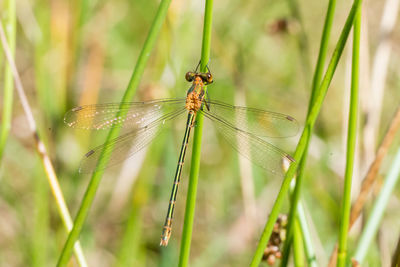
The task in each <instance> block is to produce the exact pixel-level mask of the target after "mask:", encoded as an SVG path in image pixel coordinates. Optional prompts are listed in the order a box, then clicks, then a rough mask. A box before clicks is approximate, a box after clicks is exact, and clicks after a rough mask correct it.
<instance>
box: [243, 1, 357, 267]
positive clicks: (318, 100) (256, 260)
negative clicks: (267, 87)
mask: <svg viewBox="0 0 400 267" xmlns="http://www.w3.org/2000/svg"><path fill="white" fill-rule="evenodd" d="M361 3H362V1H361V0H355V1H354V3H353V6H352V7H351V10H350V12H349V15H348V17H347V20H346V23H345V25H344V27H343V30H342V32H341V34H340V37H339V40H338V42H337V44H336V48H335V51H334V52H333V55H332V58H331V60H330V62H329V65H328V68H327V70H326V73H325V76H324V79H323V80H322V83H321V85H320V89H319V90H318V92H317V93H316V96H315V102H314V105H313V106H312V108H311V110H310V112H309V116H308V117H307V121H306V125H305V127H304V130H303V133H302V135H301V137H300V140H299V143H298V145H297V147H296V151H295V153H294V159H295V160H296V162H299V161H300V160H301V158H302V156H303V154H304V151H305V149H306V144H307V136H308V135H309V134H310V133H311V132H312V129H313V127H314V124H315V121H316V119H317V117H318V114H319V111H320V109H321V106H322V103H323V101H324V98H325V95H326V92H327V90H328V88H329V85H330V83H331V81H332V78H333V74H334V73H335V70H336V67H337V64H338V62H339V59H340V57H341V55H342V52H343V49H344V46H345V44H346V41H347V38H348V36H349V33H350V30H351V27H352V25H353V22H354V18H355V14H356V12H357V11H358V9H359V8H360V6H361ZM297 167H298V164H296V163H294V164H292V165H291V166H290V168H289V170H288V171H287V173H286V175H285V179H284V180H283V182H282V186H281V189H280V191H279V193H278V196H277V198H276V200H275V203H274V205H273V207H272V210H271V213H270V216H269V218H268V221H267V223H266V225H265V227H264V230H263V233H262V235H261V238H260V241H259V243H258V245H257V248H256V251H255V253H254V256H253V259H252V261H251V264H250V266H252V267H256V266H258V265H259V264H260V262H261V259H262V255H263V252H264V249H265V247H266V246H267V244H268V240H269V238H270V236H271V233H272V230H273V227H274V223H275V221H276V219H277V218H278V215H279V212H280V209H281V206H282V204H283V201H284V198H285V196H286V194H287V193H288V190H289V187H290V181H291V179H292V177H293V176H294V174H295V173H296V171H297Z"/></svg>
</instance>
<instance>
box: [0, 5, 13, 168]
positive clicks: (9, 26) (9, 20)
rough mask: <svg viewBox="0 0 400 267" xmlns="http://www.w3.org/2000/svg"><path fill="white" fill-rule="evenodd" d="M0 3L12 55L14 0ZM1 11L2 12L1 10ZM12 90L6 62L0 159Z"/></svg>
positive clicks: (6, 131)
mask: <svg viewBox="0 0 400 267" xmlns="http://www.w3.org/2000/svg"><path fill="white" fill-rule="evenodd" d="M2 5H6V8H4V10H6V11H7V12H4V14H2V15H3V17H5V18H6V20H5V21H4V25H5V31H6V36H7V40H8V42H9V45H10V50H11V53H12V55H13V56H14V54H15V39H16V22H17V20H16V12H15V8H16V2H15V0H8V1H5V3H2ZM2 13H3V12H2ZM13 92H14V83H13V76H12V72H11V68H10V66H9V65H8V64H5V68H4V87H3V114H2V117H1V129H0V161H1V159H2V157H3V153H4V149H5V146H6V143H7V138H8V134H9V132H10V129H11V118H12V107H13V98H14V97H13Z"/></svg>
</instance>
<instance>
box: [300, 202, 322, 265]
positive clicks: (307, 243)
mask: <svg viewBox="0 0 400 267" xmlns="http://www.w3.org/2000/svg"><path fill="white" fill-rule="evenodd" d="M297 220H298V221H299V225H300V228H301V231H302V233H303V235H302V236H303V238H304V250H305V253H306V256H307V264H308V266H310V267H317V266H318V264H317V261H316V256H315V251H314V247H313V244H312V241H311V234H310V230H309V229H308V225H307V220H306V215H305V213H304V207H303V205H302V203H301V201H300V202H299V204H298V205H297Z"/></svg>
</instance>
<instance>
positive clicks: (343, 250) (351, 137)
mask: <svg viewBox="0 0 400 267" xmlns="http://www.w3.org/2000/svg"><path fill="white" fill-rule="evenodd" d="M360 34H361V9H360V10H359V11H358V12H357V14H356V18H355V20H354V27H353V56H352V65H351V88H350V108H349V124H348V130H347V153H346V170H345V175H344V189H343V201H342V209H341V220H340V232H339V246H338V251H339V252H338V261H337V266H338V267H339V266H340V267H344V266H345V265H346V257H347V233H348V229H349V221H350V208H351V183H352V180H353V179H352V178H353V169H354V155H355V150H356V137H357V116H358V87H359V72H360V66H359V63H360Z"/></svg>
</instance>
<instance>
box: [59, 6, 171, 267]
mask: <svg viewBox="0 0 400 267" xmlns="http://www.w3.org/2000/svg"><path fill="white" fill-rule="evenodd" d="M170 3H171V0H163V1H161V3H160V5H159V7H158V10H157V13H156V16H155V18H154V20H153V23H152V25H151V28H150V31H149V34H148V36H147V39H146V41H145V43H144V45H143V48H142V51H141V52H140V55H139V58H138V60H137V63H136V66H135V69H134V71H133V74H132V76H131V79H130V81H129V84H128V87H127V89H126V91H125V94H124V96H123V98H122V100H121V102H128V101H131V100H132V98H133V96H134V94H135V92H136V88H137V87H138V85H139V82H140V79H141V77H142V75H143V72H144V68H145V66H146V63H147V61H148V59H149V57H150V53H151V51H152V50H153V48H154V45H155V43H156V40H157V36H158V34H159V32H160V30H161V27H162V25H163V22H164V20H165V17H166V15H167V11H168V7H169V4H170ZM117 116H122V117H123V116H125V113H120V114H117ZM119 131H120V129H119V128H113V129H111V130H110V132H109V134H108V136H107V139H106V143H108V142H109V141H110V140H112V139H114V138H116V137H118V135H119ZM111 150H112V148H110V149H106V150H105V151H103V153H102V155H101V156H100V158H99V162H98V166H99V167H100V168H101V167H102V166H105V165H106V164H107V162H108V160H109V157H110V153H109V152H111ZM102 176H103V171H97V172H94V173H93V175H92V178H91V180H90V183H89V185H88V188H87V189H86V192H85V195H84V197H83V200H82V203H81V206H80V208H79V211H78V214H77V215H76V218H75V222H74V227H73V229H72V231H71V232H70V234H69V236H68V239H67V241H66V243H65V245H64V248H63V250H62V253H61V255H60V258H59V260H58V264H57V266H66V264H67V263H68V260H69V258H70V256H71V251H72V247H73V244H74V243H75V241H76V240H77V239H78V237H79V235H80V233H81V231H82V227H83V224H84V222H85V220H86V217H87V215H88V213H89V210H90V207H91V205H92V203H93V199H94V197H95V195H96V192H97V188H98V186H99V184H100V181H101V177H102Z"/></svg>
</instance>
